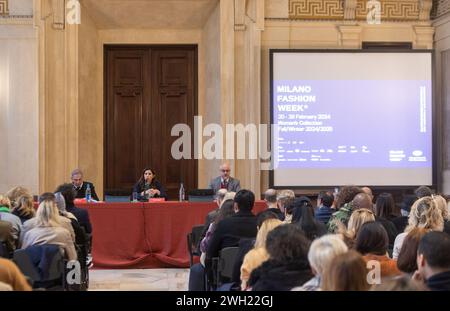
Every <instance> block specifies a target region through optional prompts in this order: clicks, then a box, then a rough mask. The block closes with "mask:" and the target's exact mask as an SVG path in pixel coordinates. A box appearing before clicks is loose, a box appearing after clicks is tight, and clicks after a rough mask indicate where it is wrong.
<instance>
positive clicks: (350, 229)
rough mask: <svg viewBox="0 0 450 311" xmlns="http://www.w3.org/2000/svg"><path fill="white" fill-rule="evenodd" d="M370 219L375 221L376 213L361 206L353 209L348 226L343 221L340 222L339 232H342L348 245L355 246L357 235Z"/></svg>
mask: <svg viewBox="0 0 450 311" xmlns="http://www.w3.org/2000/svg"><path fill="white" fill-rule="evenodd" d="M369 221H375V215H374V213H373V212H372V211H371V210H368V209H366V208H361V209H357V210H355V211H353V213H352V215H351V216H350V219H349V221H348V226H347V228H346V227H345V226H344V224H342V223H338V232H337V233H338V234H340V235H341V236H342V238H343V240H344V242H345V244H347V246H348V247H349V248H353V245H354V244H355V239H356V235H357V234H358V232H359V230H360V229H361V227H362V226H363V225H364V224H365V223H366V222H369Z"/></svg>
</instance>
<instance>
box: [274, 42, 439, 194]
mask: <svg viewBox="0 0 450 311" xmlns="http://www.w3.org/2000/svg"><path fill="white" fill-rule="evenodd" d="M276 53H325V54H326V53H346V54H351V53H369V54H373V53H375V54H386V53H413V54H414V53H422V54H423V53H427V54H430V55H431V90H432V96H431V98H432V102H431V113H432V116H431V119H432V126H431V130H432V133H431V144H432V148H431V152H432V157H431V161H432V168H431V172H432V184H431V185H426V186H430V187H432V188H434V189H437V186H438V185H439V184H440V183H441V182H440V179H441V176H440V175H439V174H438V172H440V171H441V168H442V163H441V162H442V157H441V156H440V153H441V149H442V139H440V140H439V137H441V136H442V135H441V133H442V130H441V128H442V126H441V125H442V122H441V118H438V117H437V115H438V114H439V115H441V114H442V107H441V105H439V107H437V106H438V103H437V102H436V90H435V83H434V79H435V64H436V62H435V54H434V50H426V49H415V50H413V49H397V48H395V49H388V48H386V49H367V50H364V49H278V48H274V49H269V84H270V85H269V96H270V102H269V110H270V111H269V113H270V124H271V128H272V124H274V120H273V117H274V116H273V112H274V111H273V105H274V100H273V93H274V90H273V57H274V54H276ZM438 123H439V124H438ZM438 132H439V134H438ZM269 146H270V150H272V146H273V134H272V135H270V141H269ZM271 161H272V163H273V161H274V158H273V150H272V154H271ZM342 186H345V185H326V186H324V185H320V186H317V185H308V186H294V185H292V186H275V185H274V170H273V169H271V170H269V188H272V189H292V190H299V189H304V190H324V189H331V188H334V187H342ZM360 186H369V187H371V188H373V189H375V190H378V191H383V190H409V189H415V188H416V187H417V186H421V185H415V186H411V185H403V186H402V185H382V186H379V185H377V186H373V185H360ZM437 190H439V189H437Z"/></svg>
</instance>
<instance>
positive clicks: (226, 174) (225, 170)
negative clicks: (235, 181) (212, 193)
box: [219, 162, 231, 179]
mask: <svg viewBox="0 0 450 311" xmlns="http://www.w3.org/2000/svg"><path fill="white" fill-rule="evenodd" d="M219 170H220V177H222V178H223V179H228V178H230V172H231V168H230V164H229V163H228V162H225V163H222V164H221V165H220V168H219Z"/></svg>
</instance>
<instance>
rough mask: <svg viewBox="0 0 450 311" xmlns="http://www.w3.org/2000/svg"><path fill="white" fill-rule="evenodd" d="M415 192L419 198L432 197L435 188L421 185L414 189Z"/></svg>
mask: <svg viewBox="0 0 450 311" xmlns="http://www.w3.org/2000/svg"><path fill="white" fill-rule="evenodd" d="M414 194H415V195H416V197H417V198H418V199H421V198H424V197H431V196H432V195H433V190H431V189H430V188H429V187H427V186H420V187H418V188H417V189H416V190H414Z"/></svg>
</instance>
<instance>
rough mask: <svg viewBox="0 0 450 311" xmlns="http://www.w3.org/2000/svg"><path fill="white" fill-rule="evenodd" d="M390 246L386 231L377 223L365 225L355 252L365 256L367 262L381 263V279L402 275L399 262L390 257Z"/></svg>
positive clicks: (358, 238)
mask: <svg viewBox="0 0 450 311" xmlns="http://www.w3.org/2000/svg"><path fill="white" fill-rule="evenodd" d="M388 244H389V239H388V235H387V232H386V229H384V227H383V225H382V224H380V223H378V222H376V221H371V222H367V223H365V224H364V225H363V226H362V227H361V229H360V230H359V232H358V234H357V235H356V242H355V250H357V251H358V252H359V253H361V255H363V259H364V261H365V262H369V261H375V262H378V263H379V265H380V270H381V271H380V272H381V277H386V276H394V275H399V274H400V271H399V270H398V268H397V262H396V261H395V260H393V259H391V258H389V257H388V253H387V249H388Z"/></svg>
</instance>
